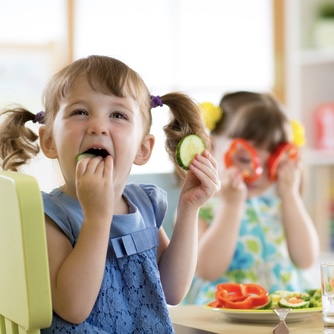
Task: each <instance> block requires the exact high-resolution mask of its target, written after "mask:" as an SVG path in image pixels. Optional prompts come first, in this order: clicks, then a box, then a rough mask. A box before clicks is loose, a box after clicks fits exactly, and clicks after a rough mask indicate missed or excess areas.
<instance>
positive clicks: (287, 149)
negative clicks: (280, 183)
mask: <svg viewBox="0 0 334 334" xmlns="http://www.w3.org/2000/svg"><path fill="white" fill-rule="evenodd" d="M284 158H287V159H289V160H297V159H298V158H299V150H298V147H297V146H296V145H294V144H292V143H283V144H280V145H279V146H278V147H277V148H276V149H275V151H274V152H273V153H272V154H271V156H270V157H269V159H268V170H269V179H270V180H271V181H276V179H277V168H278V165H279V163H280V162H281V161H282V160H283V159H284Z"/></svg>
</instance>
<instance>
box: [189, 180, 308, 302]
mask: <svg viewBox="0 0 334 334" xmlns="http://www.w3.org/2000/svg"><path fill="white" fill-rule="evenodd" d="M218 207H219V199H218V198H211V199H210V200H209V201H208V202H207V203H206V205H205V206H204V207H202V208H201V212H200V216H201V218H203V219H204V220H205V221H207V222H208V224H210V223H211V221H212V218H213V216H214V214H215V211H216V210H217V209H218ZM217 256H219V254H217ZM303 276H304V275H303V274H302V273H301V271H300V270H298V269H297V268H296V267H295V266H294V264H293V263H292V262H291V260H290V257H289V253H288V248H287V243H286V238H285V234H284V228H283V225H282V220H281V202H280V200H279V198H278V197H277V196H276V194H275V187H271V188H270V189H269V190H268V191H267V192H266V193H265V194H263V195H262V196H260V197H256V198H251V199H248V200H247V201H246V208H245V213H244V217H243V219H242V221H241V224H240V230H239V237H238V241H237V245H236V248H235V252H234V256H233V259H232V261H231V263H230V266H229V268H228V269H227V271H226V272H225V273H224V275H223V276H222V277H221V278H219V279H218V280H216V281H212V282H210V281H203V280H201V279H200V278H198V277H195V278H194V280H193V283H192V287H191V289H190V291H189V293H188V295H187V297H186V298H185V300H184V304H207V303H209V302H211V301H213V300H215V296H214V293H215V291H216V285H217V284H219V283H225V282H236V283H257V284H260V285H262V286H263V287H265V288H266V289H267V290H268V291H269V292H274V291H277V290H290V291H303V290H305V289H311V288H313V286H310V285H309V283H308V282H307V281H306V279H305V278H304V277H303ZM307 285H309V286H307Z"/></svg>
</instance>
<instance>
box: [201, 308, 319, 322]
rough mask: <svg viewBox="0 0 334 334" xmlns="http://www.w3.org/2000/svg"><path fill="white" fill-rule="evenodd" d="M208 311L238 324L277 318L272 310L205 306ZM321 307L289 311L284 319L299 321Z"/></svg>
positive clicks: (268, 320) (274, 320) (275, 320)
mask: <svg viewBox="0 0 334 334" xmlns="http://www.w3.org/2000/svg"><path fill="white" fill-rule="evenodd" d="M206 307H207V308H208V309H211V310H213V311H218V312H221V313H222V314H223V315H224V316H225V317H227V318H228V319H230V320H233V321H238V322H262V323H264V322H268V323H269V322H277V321H278V320H279V319H278V316H277V314H276V313H275V312H274V311H273V310H240V309H238V310H237V309H227V308H218V307H211V306H208V305H206ZM321 310H322V308H321V307H314V308H304V309H295V310H291V311H290V312H289V314H288V315H287V317H286V318H285V321H286V322H294V321H301V320H303V319H305V318H307V317H309V316H311V315H312V314H313V313H316V312H321Z"/></svg>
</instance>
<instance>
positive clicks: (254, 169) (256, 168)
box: [224, 138, 263, 182]
mask: <svg viewBox="0 0 334 334" xmlns="http://www.w3.org/2000/svg"><path fill="white" fill-rule="evenodd" d="M240 149H244V150H245V151H246V152H247V153H248V154H249V157H250V162H249V167H247V168H245V169H244V170H242V171H241V172H242V176H243V179H244V181H245V182H253V181H255V180H256V179H258V178H259V177H260V175H261V174H262V171H263V170H262V167H261V164H260V158H259V156H258V154H257V151H256V149H255V148H254V146H253V145H251V144H250V143H249V142H248V141H247V140H245V139H243V138H237V139H234V140H233V141H232V143H231V145H230V148H229V149H228V151H227V152H226V153H225V155H224V162H225V166H226V167H227V168H228V167H231V166H233V165H235V161H234V160H233V157H234V155H235V154H236V153H237V152H238V150H240Z"/></svg>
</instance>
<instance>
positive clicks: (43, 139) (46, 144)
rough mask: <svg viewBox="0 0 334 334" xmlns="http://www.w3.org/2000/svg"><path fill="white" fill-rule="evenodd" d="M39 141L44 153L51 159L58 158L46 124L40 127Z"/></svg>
mask: <svg viewBox="0 0 334 334" xmlns="http://www.w3.org/2000/svg"><path fill="white" fill-rule="evenodd" d="M39 141H40V146H41V149H42V151H43V153H44V155H45V156H46V157H47V158H49V159H57V158H58V154H57V150H56V147H55V145H54V142H53V139H52V137H51V136H50V134H49V133H48V132H47V131H46V128H45V126H44V125H42V126H41V127H40V128H39Z"/></svg>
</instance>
